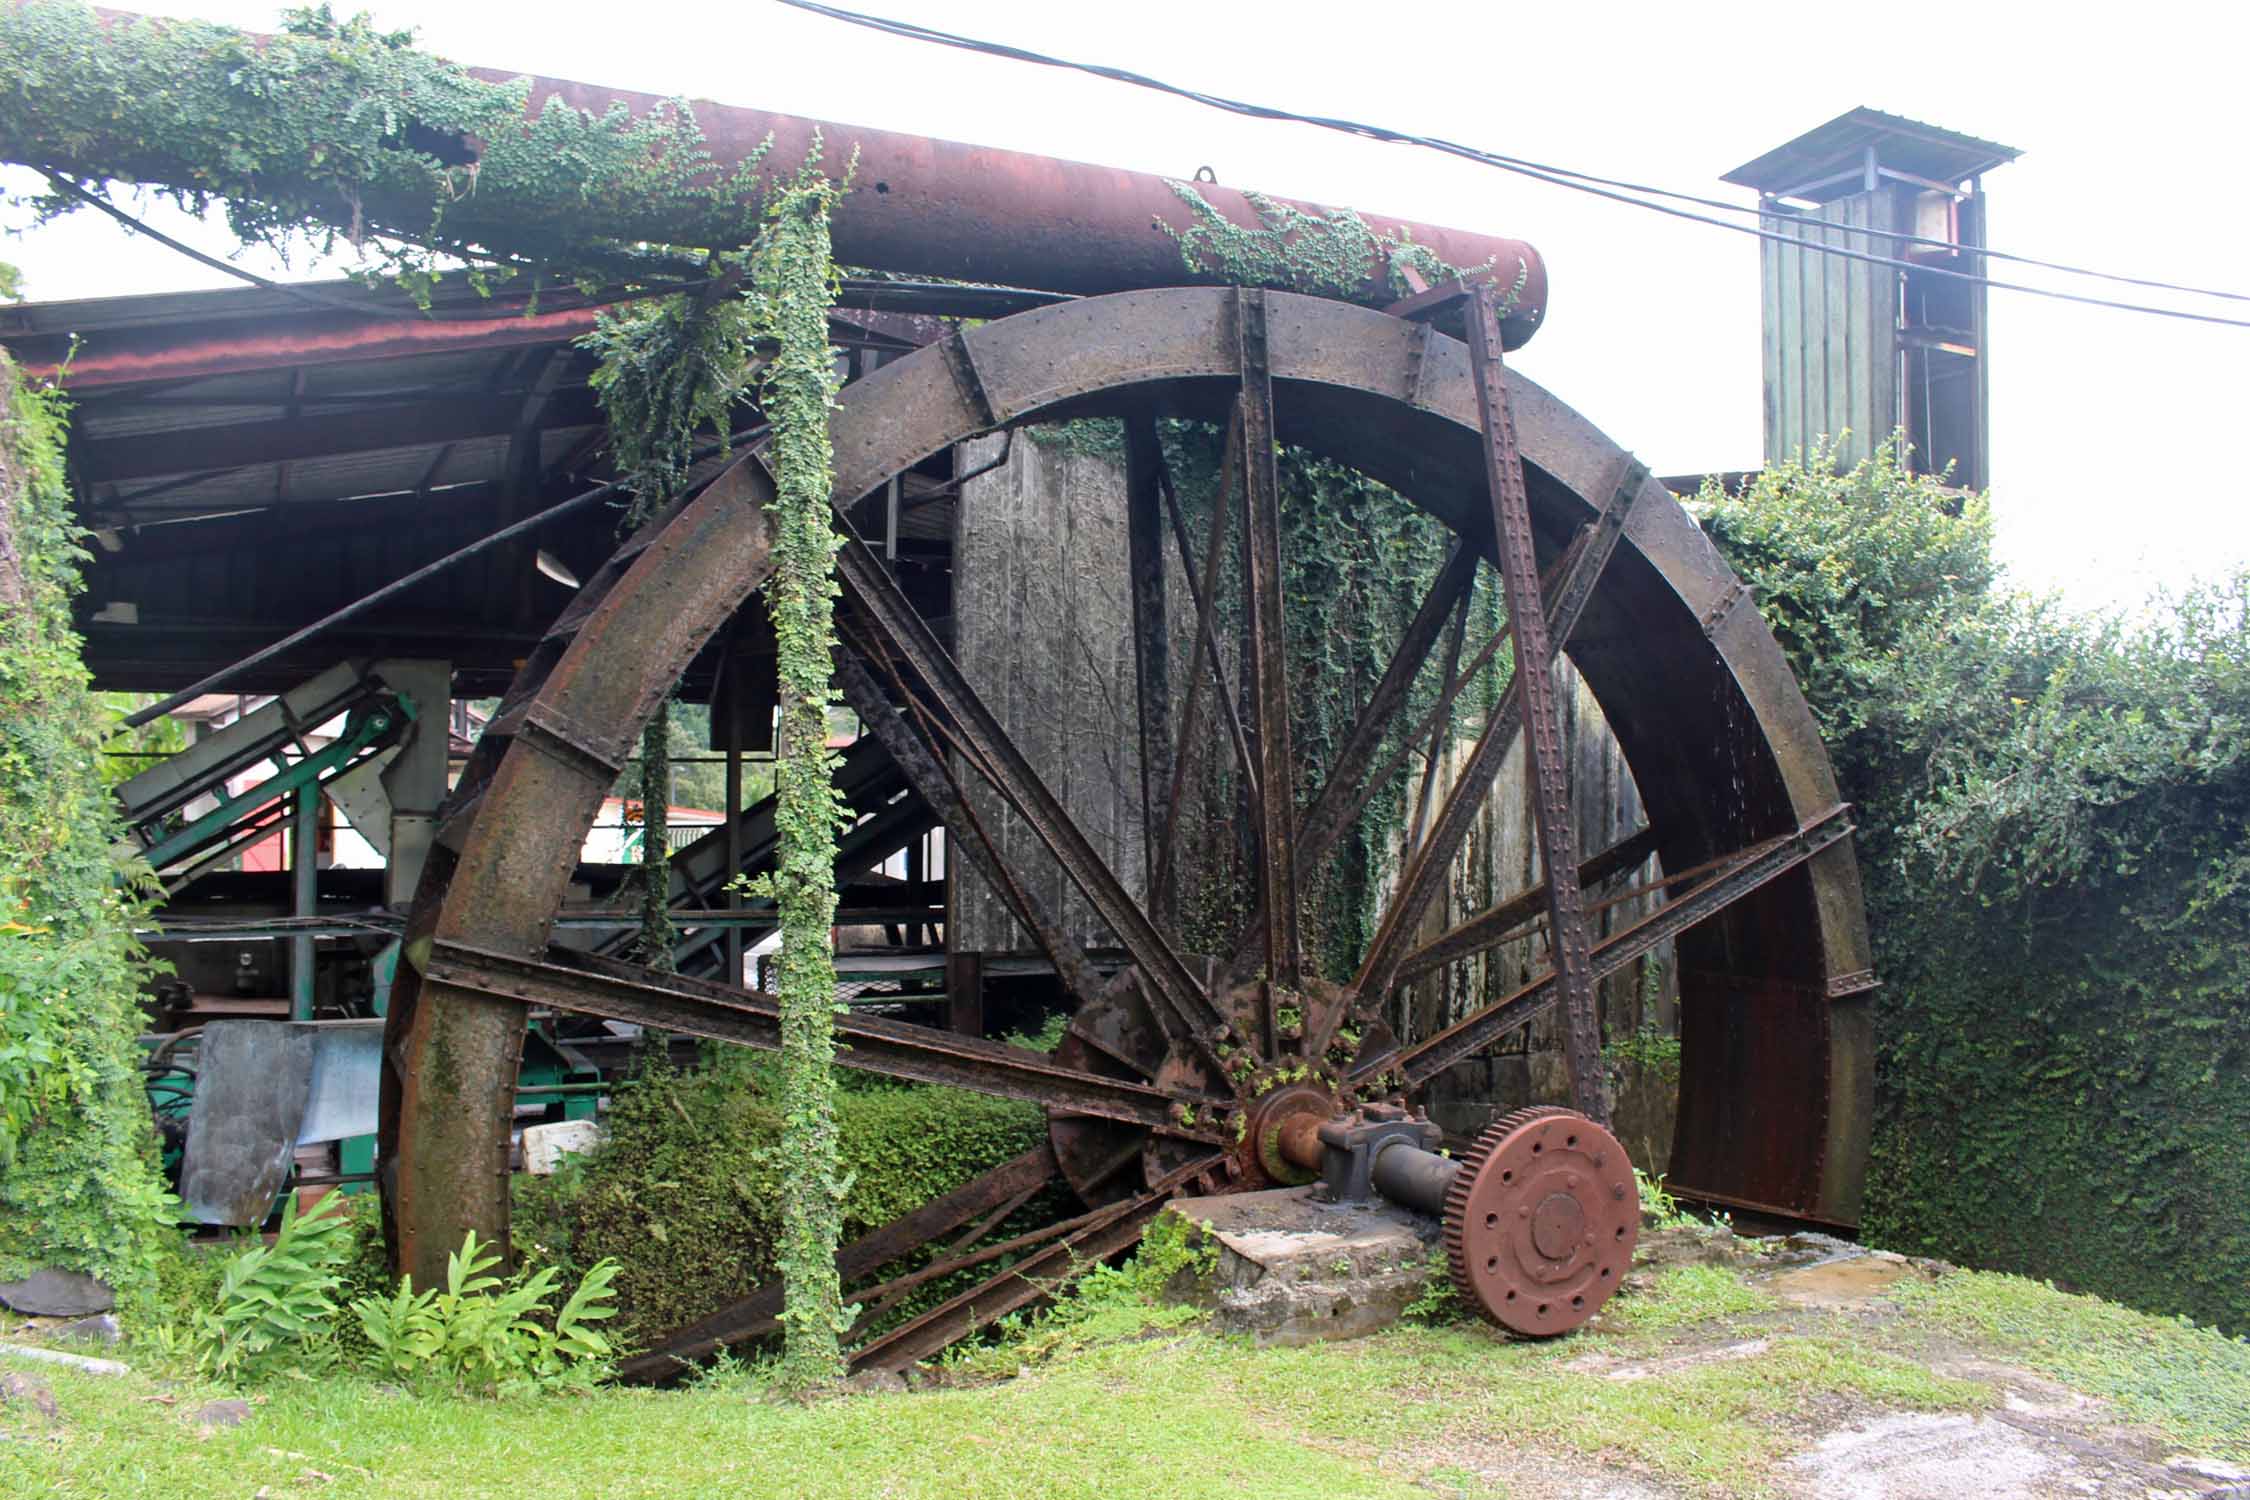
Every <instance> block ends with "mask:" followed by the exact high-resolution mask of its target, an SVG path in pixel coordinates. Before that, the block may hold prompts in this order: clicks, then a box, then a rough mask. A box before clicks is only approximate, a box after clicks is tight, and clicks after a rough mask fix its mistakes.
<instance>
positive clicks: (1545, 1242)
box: [1445, 1106, 1641, 1337]
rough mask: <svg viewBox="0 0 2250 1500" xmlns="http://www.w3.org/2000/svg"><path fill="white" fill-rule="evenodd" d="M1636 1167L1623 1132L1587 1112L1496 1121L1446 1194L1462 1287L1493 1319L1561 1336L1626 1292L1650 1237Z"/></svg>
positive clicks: (1450, 1243) (1450, 1255) (1526, 1112)
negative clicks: (1641, 1244)
mask: <svg viewBox="0 0 2250 1500" xmlns="http://www.w3.org/2000/svg"><path fill="white" fill-rule="evenodd" d="M1640 1230H1641V1202H1640V1193H1639V1190H1638V1189H1637V1188H1636V1187H1635V1186H1634V1183H1633V1166H1632V1163H1631V1162H1630V1161H1629V1160H1627V1158H1626V1155H1625V1148H1624V1147H1623V1146H1621V1145H1619V1144H1618V1143H1617V1137H1615V1136H1613V1135H1611V1134H1610V1133H1609V1132H1608V1131H1607V1130H1606V1129H1604V1128H1603V1127H1601V1126H1600V1125H1597V1124H1595V1123H1594V1122H1593V1121H1592V1120H1589V1119H1587V1118H1586V1117H1585V1116H1584V1115H1582V1114H1579V1113H1577V1112H1576V1111H1575V1110H1568V1109H1559V1108H1555V1107H1552V1106H1547V1107H1541V1108H1536V1109H1520V1110H1517V1111H1516V1112H1515V1113H1513V1114H1511V1115H1508V1116H1506V1117H1505V1118H1503V1119H1500V1120H1497V1121H1495V1122H1494V1123H1493V1124H1492V1125H1491V1126H1489V1127H1488V1128H1487V1129H1486V1130H1485V1132H1484V1134H1483V1135H1482V1136H1480V1137H1478V1139H1477V1143H1476V1146H1475V1147H1474V1149H1472V1150H1471V1151H1470V1153H1469V1154H1468V1156H1467V1157H1465V1158H1464V1159H1463V1160H1462V1162H1461V1169H1460V1171H1459V1172H1457V1173H1456V1174H1455V1175H1454V1178H1453V1182H1452V1185H1451V1187H1450V1188H1449V1189H1448V1190H1447V1192H1446V1195H1445V1253H1446V1259H1447V1261H1448V1262H1449V1263H1450V1264H1451V1267H1452V1271H1453V1285H1454V1287H1455V1288H1456V1289H1457V1290H1459V1292H1460V1293H1461V1295H1462V1297H1463V1298H1465V1299H1466V1300H1467V1301H1468V1302H1469V1303H1470V1305H1471V1306H1473V1307H1475V1308H1476V1309H1477V1311H1478V1312H1479V1313H1481V1314H1482V1315H1483V1316H1484V1318H1485V1319H1486V1320H1487V1321H1488V1322H1492V1323H1497V1324H1499V1325H1500V1326H1501V1327H1503V1328H1506V1329H1510V1330H1512V1331H1513V1332H1516V1333H1523V1334H1530V1335H1533V1336H1534V1337H1552V1336H1554V1335H1555V1334H1559V1333H1568V1332H1569V1331H1570V1330H1571V1329H1573V1328H1576V1327H1578V1326H1579V1325H1580V1324H1581V1323H1584V1322H1585V1321H1586V1320H1587V1319H1588V1318H1591V1317H1592V1316H1593V1315H1594V1314H1595V1313H1596V1312H1597V1311H1599V1310H1600V1308H1601V1305H1602V1304H1603V1303H1604V1302H1606V1301H1608V1300H1609V1297H1610V1294H1611V1293H1612V1292H1614V1291H1616V1290H1617V1283H1618V1281H1619V1280H1620V1279H1621V1278H1623V1276H1624V1275H1625V1273H1626V1271H1627V1270H1628V1269H1630V1268H1631V1266H1632V1264H1633V1247H1634V1245H1635V1244H1636V1243H1638V1241H1639V1239H1640Z"/></svg>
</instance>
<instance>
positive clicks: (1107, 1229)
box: [851, 1155, 1222, 1370]
mask: <svg viewBox="0 0 2250 1500" xmlns="http://www.w3.org/2000/svg"><path fill="white" fill-rule="evenodd" d="M1221 1159H1222V1158H1220V1157H1218V1156H1216V1155H1213V1156H1206V1157H1200V1158H1198V1159H1197V1160H1195V1161H1191V1162H1188V1163H1187V1164H1185V1165H1183V1166H1180V1167H1177V1168H1175V1169H1173V1170H1172V1171H1170V1172H1167V1173H1165V1174H1164V1176H1162V1177H1160V1178H1158V1179H1157V1180H1156V1181H1155V1182H1154V1183H1151V1184H1150V1185H1149V1188H1148V1190H1147V1191H1146V1192H1142V1193H1137V1194H1134V1195H1133V1196H1131V1197H1128V1198H1122V1199H1119V1200H1118V1201H1117V1202H1115V1203H1113V1204H1110V1205H1108V1206H1107V1207H1104V1208H1099V1209H1096V1210H1095V1211H1094V1212H1092V1213H1090V1214H1086V1215H1083V1216H1082V1217H1081V1218H1079V1219H1076V1220H1071V1221H1067V1222H1069V1223H1072V1224H1076V1225H1077V1226H1078V1227H1076V1228H1074V1229H1071V1230H1070V1231H1069V1232H1068V1233H1067V1234H1063V1235H1060V1236H1057V1237H1055V1238H1054V1239H1053V1240H1052V1241H1051V1243H1049V1244H1048V1245H1047V1247H1046V1248H1044V1249H1042V1250H1039V1251H1037V1252H1036V1253H1034V1254H1031V1255H1027V1256H1025V1257H1024V1258H1023V1259H1022V1260H1019V1261H1017V1262H1016V1263H1015V1264H1013V1265H1011V1266H1009V1267H1007V1268H1006V1269H1004V1270H1002V1271H1000V1272H998V1273H997V1274H995V1275H993V1276H990V1277H987V1278H986V1279H985V1280H983V1281H981V1282H979V1283H978V1284H977V1285H976V1286H973V1287H971V1288H970V1289H969V1290H967V1291H965V1292H962V1293H961V1294H959V1295H958V1296H956V1297H953V1298H951V1299H949V1300H948V1301H946V1302H943V1303H941V1304H939V1305H938V1306H936V1307H933V1308H931V1309H930V1310H929V1311H928V1312H926V1313H923V1314H922V1315H921V1316H920V1317H918V1318H915V1319H914V1320H913V1321H911V1322H909V1323H905V1324H902V1325H901V1326H899V1327H897V1328H894V1329H892V1330H890V1331H889V1332H888V1333H885V1334H883V1335H882V1336H881V1337H879V1338H877V1339H874V1340H873V1341H871V1342H869V1343H866V1344H862V1345H861V1346H860V1347H859V1348H858V1349H856V1350H854V1351H853V1353H852V1356H851V1363H852V1368H853V1369H855V1370H867V1369H879V1370H903V1369H906V1368H907V1367H908V1366H910V1365H913V1364H915V1363H917V1362H919V1361H921V1360H924V1359H927V1358H929V1357H930V1356H931V1355H932V1354H935V1353H937V1351H939V1350H940V1349H943V1348H945V1347H946V1346H947V1345H949V1344H952V1343H954V1342H955V1341H957V1340H959V1339H963V1338H966V1337H967V1336H968V1335H970V1334H972V1333H974V1332H976V1331H977V1330H978V1329H979V1328H984V1327H987V1326H989V1325H990V1324H992V1323H995V1322H997V1321H999V1320H1000V1319H1001V1318H1004V1317H1006V1316H1007V1315H1008V1314H1009V1313H1012V1312H1015V1311H1017V1310H1018V1309H1020V1308H1025V1307H1029V1306H1032V1305H1033V1304H1035V1303H1038V1302H1042V1301H1045V1300H1046V1299H1047V1298H1049V1297H1051V1296H1052V1295H1053V1294H1054V1290H1055V1288H1056V1287H1057V1286H1059V1285H1060V1284H1062V1283H1063V1282H1066V1281H1069V1280H1072V1279H1073V1278H1075V1277H1077V1276H1080V1275H1083V1274H1084V1273H1085V1272H1087V1271H1090V1270H1092V1269H1093V1268H1094V1267H1095V1266H1098V1265H1100V1264H1101V1263H1102V1262H1103V1261H1105V1260H1107V1259H1109V1258H1110V1257H1111V1256H1113V1255H1117V1254H1119V1253H1121V1252H1123V1251H1125V1250H1128V1249H1130V1248H1132V1246H1134V1245H1135V1244H1137V1243H1139V1241H1140V1238H1141V1233H1142V1231H1143V1230H1145V1229H1146V1228H1147V1227H1148V1223H1149V1221H1150V1220H1151V1219H1153V1218H1155V1217H1156V1215H1157V1213H1158V1212H1159V1211H1160V1210H1161V1209H1162V1208H1163V1207H1164V1205H1165V1203H1166V1202H1167V1201H1168V1200H1169V1199H1170V1198H1171V1196H1172V1194H1173V1193H1174V1192H1176V1191H1178V1190H1179V1189H1180V1188H1181V1187H1182V1186H1184V1185H1185V1184H1187V1183H1189V1182H1191V1181H1193V1180H1194V1179H1195V1178H1196V1177H1197V1176H1199V1175H1201V1174H1202V1173H1205V1172H1208V1171H1210V1170H1212V1169H1213V1168H1214V1167H1216V1166H1217V1165H1218V1164H1219V1162H1220V1161H1221Z"/></svg>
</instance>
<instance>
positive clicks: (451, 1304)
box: [352, 1230, 618, 1395]
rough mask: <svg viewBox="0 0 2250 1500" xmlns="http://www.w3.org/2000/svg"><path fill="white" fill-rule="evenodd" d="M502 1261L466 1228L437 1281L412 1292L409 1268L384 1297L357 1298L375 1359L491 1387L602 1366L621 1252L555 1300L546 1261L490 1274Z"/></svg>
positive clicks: (399, 1373) (544, 1381) (596, 1373)
mask: <svg viewBox="0 0 2250 1500" xmlns="http://www.w3.org/2000/svg"><path fill="white" fill-rule="evenodd" d="M499 1264H500V1255H499V1252H498V1251H496V1250H494V1249H492V1247H491V1246H490V1245H488V1244H482V1243H480V1242H479V1241H478V1240H477V1237H476V1233H475V1231H473V1230H472V1231H470V1233H469V1235H468V1237H467V1238H466V1239H464V1240H463V1241H462V1244H461V1248H460V1249H458V1250H456V1251H454V1252H453V1253H452V1255H450V1256H448V1257H447V1258H446V1263H445V1289H444V1290H443V1291H438V1290H436V1289H434V1288H432V1289H429V1290H425V1291H420V1292H417V1291H415V1290H414V1278H413V1277H412V1276H406V1277H402V1278H400V1281H399V1287H398V1290H397V1291H396V1292H395V1293H393V1294H392V1295H391V1296H389V1297H362V1298H360V1299H358V1300H357V1301H355V1302H353V1303H352V1312H353V1313H354V1314H355V1315H357V1317H358V1318H359V1326H360V1328H361V1330H362V1331H363V1332H365V1333H366V1335H367V1341H368V1343H370V1344H371V1345H373V1346H374V1349H375V1362H376V1364H377V1366H378V1367H379V1368H380V1369H381V1370H382V1371H383V1372H384V1373H386V1374H389V1375H391V1376H394V1377H396V1378H398V1379H400V1380H403V1381H408V1382H412V1383H417V1384H431V1383H444V1384H448V1385H451V1386H452V1387H453V1388H454V1389H455V1390H459V1391H473V1392H480V1393H491V1394H497V1395H515V1394H520V1393H524V1392H530V1391H550V1390H559V1389H583V1388H585V1387H587V1386H590V1385H592V1384H593V1383H594V1382H596V1381H598V1380H600V1379H601V1378H602V1377H603V1376H604V1375H606V1374H608V1373H609V1364H610V1358H611V1356H612V1354H613V1353H614V1352H615V1351H614V1350H613V1349H612V1347H611V1345H610V1343H609V1340H608V1339H607V1338H606V1337H605V1336H604V1335H603V1334H602V1333H601V1331H600V1330H599V1329H598V1328H597V1327H595V1326H594V1325H596V1324H597V1323H600V1322H602V1321H603V1320H605V1319H607V1318H610V1317H612V1316H614V1315H615V1312H616V1309H615V1308H614V1307H613V1306H612V1305H611V1300H610V1299H611V1293H610V1283H611V1282H612V1281H613V1280H614V1279H615V1278H616V1276H617V1269H618V1267H617V1262H616V1261H614V1260H603V1261H601V1262H599V1263H598V1264H596V1265H595V1266H594V1267H593V1268H592V1269H590V1270H588V1271H587V1273H586V1275H585V1276H584V1278H583V1279H581V1280H580V1281H579V1283H578V1288H577V1290H576V1291H574V1292H572V1293H571V1294H570V1296H569V1298H568V1299H567V1300H565V1301H564V1303H563V1305H562V1306H561V1307H560V1308H559V1309H556V1308H552V1307H551V1306H550V1303H551V1299H552V1298H553V1296H554V1293H555V1289H556V1281H557V1277H556V1274H555V1270H554V1268H553V1267H552V1266H543V1267H541V1268H540V1269H539V1270H537V1271H533V1272H530V1273H529V1274H525V1273H522V1272H519V1273H518V1274H517V1275H516V1276H514V1277H513V1278H511V1279H508V1280H502V1279H501V1278H500V1277H498V1276H496V1275H494V1274H492V1273H493V1269H494V1268H495V1267H497V1266H498V1265H499Z"/></svg>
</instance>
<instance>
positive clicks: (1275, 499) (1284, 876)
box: [1234, 287, 1304, 1056]
mask: <svg viewBox="0 0 2250 1500" xmlns="http://www.w3.org/2000/svg"><path fill="white" fill-rule="evenodd" d="M1234 306H1235V339H1236V347H1237V349H1238V351H1239V352H1240V355H1241V359H1242V392H1241V395H1240V397H1239V403H1240V407H1241V411H1242V534H1243V543H1244V545H1243V548H1242V567H1243V580H1242V583H1243V588H1242V593H1243V600H1244V604H1245V608H1244V610H1243V615H1244V617H1245V621H1246V624H1247V628H1248V630H1249V645H1250V666H1251V699H1252V702H1253V704H1254V714H1253V717H1254V719H1255V722H1256V725H1257V736H1258V743H1257V748H1258V785H1257V789H1256V796H1255V799H1254V801H1253V804H1252V805H1253V806H1254V807H1255V809H1256V821H1257V830H1258V899H1259V903H1260V905H1261V906H1263V908H1264V913H1265V921H1264V931H1265V951H1266V980H1267V984H1266V988H1265V991H1264V995H1265V1009H1266V1012H1267V1014H1266V1042H1267V1054H1268V1055H1269V1056H1271V1055H1272V1051H1273V1042H1274V1031H1273V1015H1272V1012H1273V1009H1274V998H1273V996H1274V990H1275V988H1276V987H1277V986H1278V987H1281V988H1286V989H1288V990H1290V991H1292V992H1294V991H1296V990H1298V989H1300V988H1302V987H1303V983H1304V976H1303V974H1302V972H1301V971H1302V968H1303V962H1302V959H1301V957H1300V955H1299V947H1298V936H1297V794H1296V791H1295V789H1294V773H1295V765H1294V763H1293V761H1292V758H1291V756H1290V753H1289V641H1288V636H1287V634H1286V630H1285V627H1284V624H1283V614H1282V599H1281V495H1280V490H1281V479H1280V475H1279V473H1278V472H1277V470H1276V467H1275V460H1274V429H1273V371H1272V368H1271V365H1270V363H1269V358H1268V355H1269V350H1268V349H1267V344H1266V294H1265V292H1264V291H1263V290H1261V289H1258V288H1253V287H1243V288H1239V289H1237V291H1236V293H1235V299H1234Z"/></svg>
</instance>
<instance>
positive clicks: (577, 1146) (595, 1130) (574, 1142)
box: [523, 1120, 607, 1177]
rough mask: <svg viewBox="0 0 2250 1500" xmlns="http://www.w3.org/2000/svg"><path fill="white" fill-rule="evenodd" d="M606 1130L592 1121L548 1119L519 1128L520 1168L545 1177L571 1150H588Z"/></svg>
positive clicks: (599, 1140) (596, 1144)
mask: <svg viewBox="0 0 2250 1500" xmlns="http://www.w3.org/2000/svg"><path fill="white" fill-rule="evenodd" d="M606 1133H607V1132H606V1131H604V1130H603V1129H602V1127H601V1126H600V1125H599V1124H598V1123H596V1122H595V1121H592V1120H552V1121H549V1122H548V1123H547V1124H544V1125H526V1126H525V1127H524V1128H523V1169H524V1170H525V1171H526V1172H529V1173H530V1174H531V1175H532V1176H534V1177H545V1176H547V1175H548V1174H549V1173H551V1172H553V1171H554V1170H555V1168H557V1167H559V1166H561V1165H562V1159H563V1158H564V1157H565V1156H568V1155H570V1154H571V1153H572V1152H574V1151H591V1150H593V1149H594V1148H595V1147H596V1146H598V1145H600V1144H601V1143H602V1137H603V1136H604V1135H605V1134H606Z"/></svg>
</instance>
